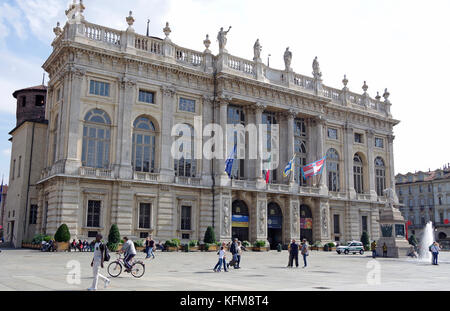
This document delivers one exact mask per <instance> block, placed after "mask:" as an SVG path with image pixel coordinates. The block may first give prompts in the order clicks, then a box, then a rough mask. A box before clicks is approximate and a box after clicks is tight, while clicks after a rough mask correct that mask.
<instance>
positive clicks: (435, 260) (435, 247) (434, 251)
mask: <svg viewBox="0 0 450 311" xmlns="http://www.w3.org/2000/svg"><path fill="white" fill-rule="evenodd" d="M430 250H431V253H432V254H433V262H432V264H433V265H435V266H437V265H438V255H439V251H440V250H441V248H440V247H439V244H438V243H437V242H434V243H433V245H431V247H430Z"/></svg>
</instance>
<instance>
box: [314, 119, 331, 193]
mask: <svg viewBox="0 0 450 311" xmlns="http://www.w3.org/2000/svg"><path fill="white" fill-rule="evenodd" d="M325 126H326V120H325V119H324V118H323V117H322V116H319V117H318V118H317V119H316V133H317V134H316V135H317V154H316V160H319V159H321V158H323V157H324V156H325V154H326V151H325V139H324V135H323V131H324V127H325ZM318 178H319V188H320V194H323V195H328V187H327V166H326V163H325V164H324V166H323V169H322V173H321V175H319V177H318Z"/></svg>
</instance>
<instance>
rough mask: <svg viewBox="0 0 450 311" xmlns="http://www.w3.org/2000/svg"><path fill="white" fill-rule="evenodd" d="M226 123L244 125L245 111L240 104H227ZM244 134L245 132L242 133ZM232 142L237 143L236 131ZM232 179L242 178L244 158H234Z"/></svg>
mask: <svg viewBox="0 0 450 311" xmlns="http://www.w3.org/2000/svg"><path fill="white" fill-rule="evenodd" d="M227 123H228V124H233V125H237V124H241V125H243V126H244V127H245V112H244V109H242V107H240V106H233V105H228V116H227ZM244 135H245V133H244ZM233 139H234V144H237V141H238V133H234V138H233ZM231 174H232V176H233V178H234V179H244V178H245V159H236V160H235V161H234V162H233V170H232V172H231Z"/></svg>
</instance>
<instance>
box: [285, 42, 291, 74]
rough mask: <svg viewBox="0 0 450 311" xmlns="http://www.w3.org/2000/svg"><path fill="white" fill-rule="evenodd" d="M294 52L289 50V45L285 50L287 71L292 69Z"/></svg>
mask: <svg viewBox="0 0 450 311" xmlns="http://www.w3.org/2000/svg"><path fill="white" fill-rule="evenodd" d="M291 61H292V52H291V51H289V47H287V48H286V51H284V66H285V69H286V71H291Z"/></svg>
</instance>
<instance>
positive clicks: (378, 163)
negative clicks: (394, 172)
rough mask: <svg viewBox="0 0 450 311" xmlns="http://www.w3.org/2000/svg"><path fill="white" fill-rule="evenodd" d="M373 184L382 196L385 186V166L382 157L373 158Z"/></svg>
mask: <svg viewBox="0 0 450 311" xmlns="http://www.w3.org/2000/svg"><path fill="white" fill-rule="evenodd" d="M375 186H376V190H377V194H378V195H379V196H382V195H383V191H384V189H385V188H386V168H385V166H384V161H383V159H382V158H380V157H377V158H376V159H375Z"/></svg>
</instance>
